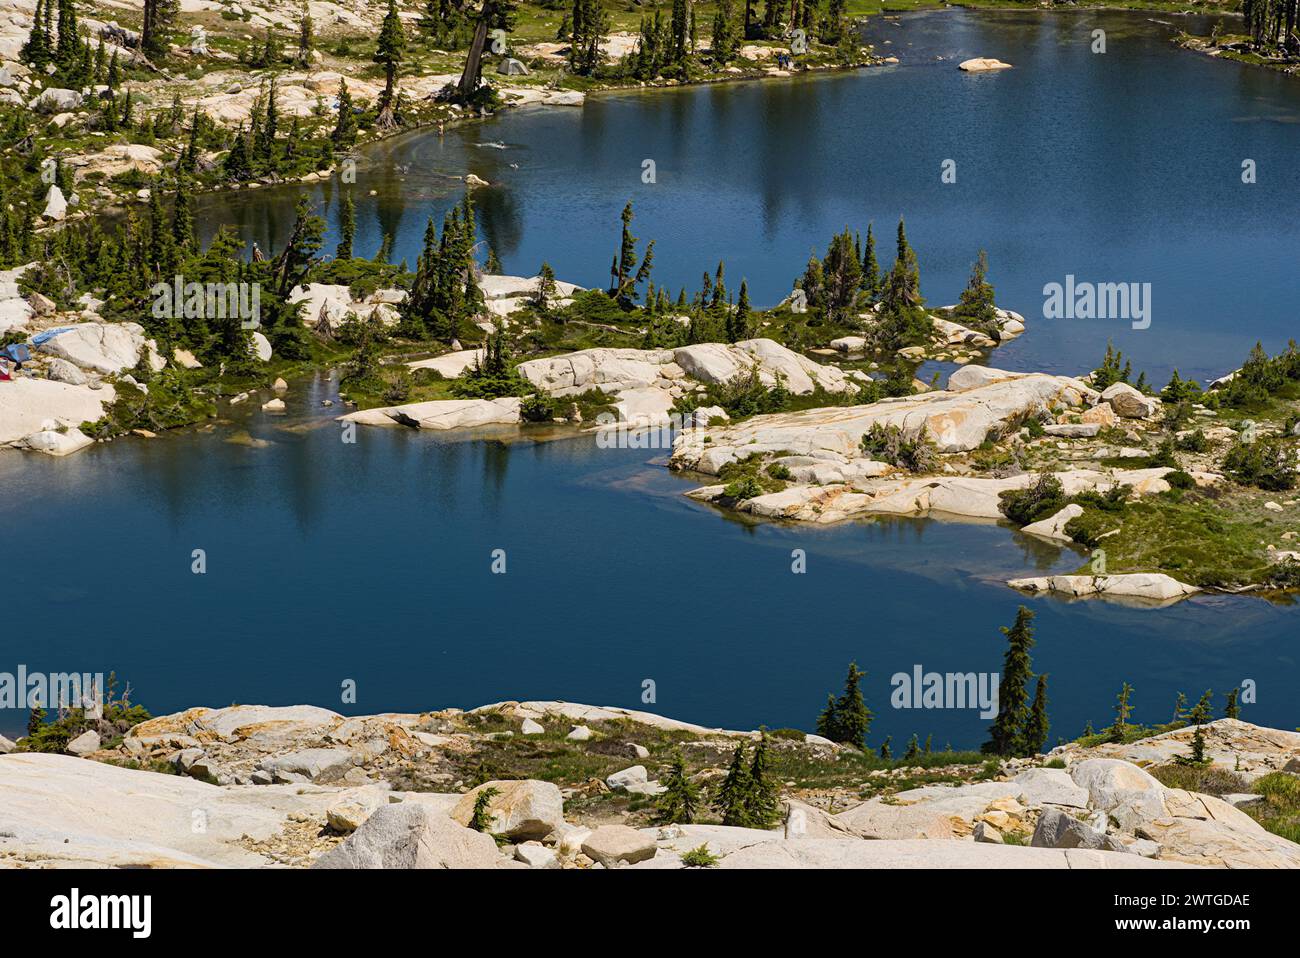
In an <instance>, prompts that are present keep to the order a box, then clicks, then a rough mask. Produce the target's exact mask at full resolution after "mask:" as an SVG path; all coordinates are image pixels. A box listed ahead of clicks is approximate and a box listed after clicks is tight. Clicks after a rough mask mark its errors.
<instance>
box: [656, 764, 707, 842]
mask: <svg viewBox="0 0 1300 958" xmlns="http://www.w3.org/2000/svg"><path fill="white" fill-rule="evenodd" d="M663 786H664V789H665V791H664V792H663V793H662V794H660V796H659V798H658V799H657V800H656V802H655V808H656V815H655V819H656V821H657V822H658V823H659V824H661V825H690V824H692V823H693V822H694V821H695V816H696V815H697V814H698V812H699V806H700V795H699V789H698V788H696V786H695V784H694V783H693V782H692V781H691V780H690V777H689V776H688V775H687V774H686V760H685V759H684V758H682V750H681V749H680V748H679V749H677V750H675V751H674V752H673V758H672V762H671V763H670V764H669V766H668V774H667V775H666V776H664V778H663Z"/></svg>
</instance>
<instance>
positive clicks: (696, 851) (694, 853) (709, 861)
mask: <svg viewBox="0 0 1300 958" xmlns="http://www.w3.org/2000/svg"><path fill="white" fill-rule="evenodd" d="M718 860H719V859H718V856H717V855H714V854H713V853H712V852H710V851H709V846H708V845H707V844H704V845H700V846H699V847H697V848H692V849H691V850H690V851H688V852H686V853H685V854H683V855H682V864H683V865H685V866H686V867H687V868H712V867H713V866H714V865H716V864H717V863H718Z"/></svg>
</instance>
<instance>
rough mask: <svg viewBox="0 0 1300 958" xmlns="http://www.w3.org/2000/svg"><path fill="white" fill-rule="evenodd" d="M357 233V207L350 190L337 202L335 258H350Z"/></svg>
mask: <svg viewBox="0 0 1300 958" xmlns="http://www.w3.org/2000/svg"><path fill="white" fill-rule="evenodd" d="M356 235H357V208H356V204H355V203H353V202H352V192H351V191H350V190H349V191H348V192H346V193H344V194H343V200H342V202H341V203H340V204H339V244H338V246H336V247H335V248H334V258H335V259H351V258H352V241H353V240H354V239H355V238H356Z"/></svg>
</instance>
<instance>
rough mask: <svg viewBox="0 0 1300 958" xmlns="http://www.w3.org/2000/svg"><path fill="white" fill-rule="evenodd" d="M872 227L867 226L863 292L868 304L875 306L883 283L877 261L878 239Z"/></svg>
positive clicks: (863, 264)
mask: <svg viewBox="0 0 1300 958" xmlns="http://www.w3.org/2000/svg"><path fill="white" fill-rule="evenodd" d="M871 226H872V224H870V223H868V224H867V246H866V250H865V251H864V252H863V254H862V292H864V293H866V294H867V302H868V303H870V304H871V305H873V306H874V305H875V304H876V303H877V302H879V300H880V291H881V288H882V281H881V278H880V262H879V261H878V260H877V259H876V237H875V235H874V234H873V233H872V229H871Z"/></svg>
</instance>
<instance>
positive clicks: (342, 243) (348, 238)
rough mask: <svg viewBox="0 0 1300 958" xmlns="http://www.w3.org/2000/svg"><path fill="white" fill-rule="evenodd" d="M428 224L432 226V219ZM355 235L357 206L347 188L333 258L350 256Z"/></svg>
mask: <svg viewBox="0 0 1300 958" xmlns="http://www.w3.org/2000/svg"><path fill="white" fill-rule="evenodd" d="M429 224H430V225H431V226H432V224H433V221H432V220H430V221H429ZM356 235H357V208H356V204H355V203H353V202H352V191H351V190H348V191H347V192H346V193H344V194H343V201H342V203H340V204H339V245H338V246H337V247H336V248H335V250H334V258H335V259H351V258H352V241H353V240H354V239H355V238H356Z"/></svg>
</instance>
